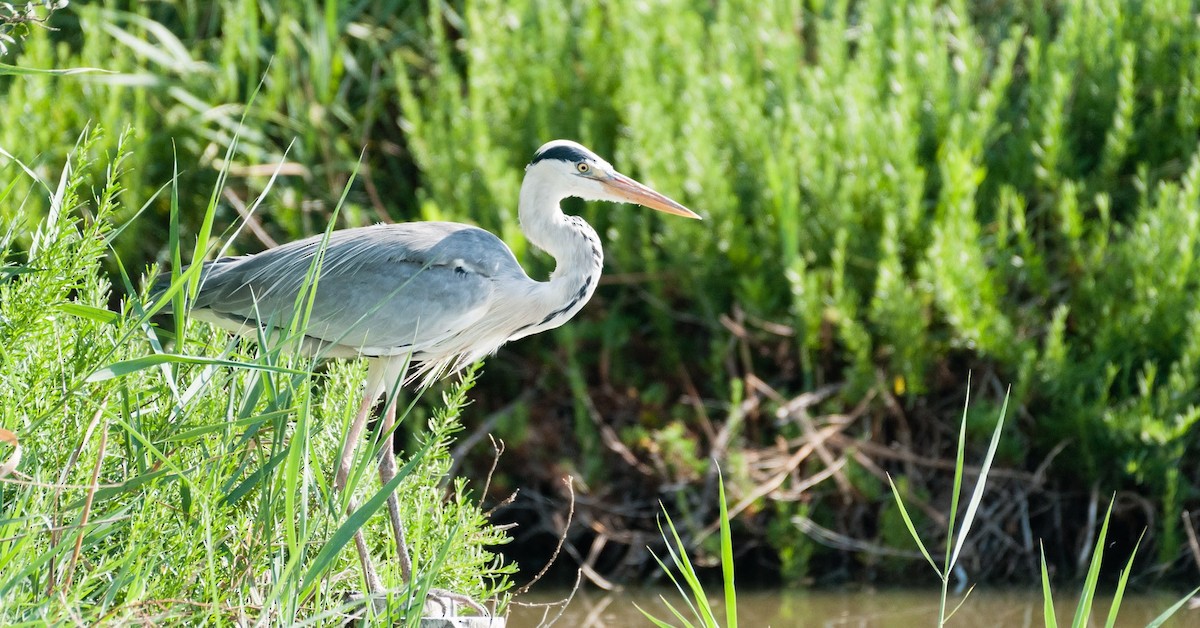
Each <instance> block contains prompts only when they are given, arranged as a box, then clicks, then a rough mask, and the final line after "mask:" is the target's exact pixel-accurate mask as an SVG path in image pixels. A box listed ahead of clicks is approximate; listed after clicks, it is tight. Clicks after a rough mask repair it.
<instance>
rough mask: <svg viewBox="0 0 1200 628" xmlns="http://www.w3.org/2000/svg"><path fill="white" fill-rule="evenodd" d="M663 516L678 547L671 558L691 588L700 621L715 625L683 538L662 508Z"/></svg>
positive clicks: (710, 606)
mask: <svg viewBox="0 0 1200 628" xmlns="http://www.w3.org/2000/svg"><path fill="white" fill-rule="evenodd" d="M663 516H664V517H666V519H667V526H668V528H669V529H670V531H671V536H672V537H673V538H674V539H675V546H676V547H678V548H679V553H678V554H675V553H674V552H672V553H671V558H673V559H675V564H676V565H679V572H680V575H682V576H683V580H684V581H685V582H687V584H688V588H689V589H691V592H692V598H693V599H694V600H695V602H696V606H698V607H699V608H700V613H701V618H700V620H701V623H703V624H704V625H705V626H716V625H717V618H716V616H715V615H714V614H713V611H712V605H710V604H709V603H708V596H707V595H705V593H704V587H703V586H702V585H701V584H700V577H699V576H697V575H696V569H695V567H693V566H692V561H691V560H690V559H689V558H688V556H687V546H686V545H684V543H683V539H681V538H679V532H678V530H676V528H675V523H674V522H673V521H671V515H669V514H667V511H666V510H665V509H664V510H663ZM667 549H668V550H670V549H671V544H670V543H667Z"/></svg>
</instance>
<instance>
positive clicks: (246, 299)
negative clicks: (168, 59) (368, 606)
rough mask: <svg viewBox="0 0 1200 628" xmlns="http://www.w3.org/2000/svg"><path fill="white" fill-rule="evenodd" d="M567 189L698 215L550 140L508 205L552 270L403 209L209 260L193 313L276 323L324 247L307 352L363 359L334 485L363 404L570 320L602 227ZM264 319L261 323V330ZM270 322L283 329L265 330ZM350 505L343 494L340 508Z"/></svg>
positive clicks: (396, 516)
mask: <svg viewBox="0 0 1200 628" xmlns="http://www.w3.org/2000/svg"><path fill="white" fill-rule="evenodd" d="M567 197H579V198H582V199H585V200H595V201H612V202H627V203H635V204H638V205H642V206H645V207H649V208H651V209H656V210H659V211H663V212H666V213H668V214H674V215H676V216H684V217H687V218H699V217H700V216H698V215H696V214H695V213H693V212H692V211H691V210H689V209H687V208H686V207H684V206H683V205H680V204H679V203H677V202H675V201H673V200H671V199H669V198H667V197H666V196H663V195H662V194H659V193H658V192H655V191H654V190H652V189H650V188H649V187H647V186H645V185H643V184H641V183H639V182H637V181H635V180H633V179H631V178H629V177H627V176H625V175H623V174H621V173H619V172H617V171H616V170H615V169H614V168H613V167H612V165H611V164H609V163H608V162H607V161H605V160H603V159H601V158H600V157H598V156H597V155H596V154H595V153H593V152H592V151H590V150H588V149H586V148H584V147H583V146H581V145H579V144H577V143H575V142H571V141H567V140H556V141H552V142H549V143H547V144H544V145H543V146H542V147H541V148H539V149H538V150H537V152H535V153H534V155H533V159H532V160H531V161H530V162H529V165H528V166H526V168H525V178H524V181H523V182H522V184H521V192H520V205H519V209H518V215H519V218H520V225H521V230H522V231H523V232H524V234H525V237H526V238H527V239H528V241H529V242H530V243H531V244H533V245H534V246H535V247H537V248H539V249H541V250H543V251H545V252H547V253H549V254H550V255H551V256H553V257H554V259H555V262H556V266H555V269H554V272H553V273H552V274H551V275H550V278H549V280H548V281H537V280H534V279H531V278H530V277H529V275H527V274H526V273H525V270H524V269H523V268H522V267H521V265H520V264H519V263H518V262H517V259H516V257H515V256H514V255H513V253H512V251H511V250H510V249H509V248H508V246H506V245H505V244H504V242H503V241H501V240H500V238H498V237H496V236H495V235H493V234H491V233H489V232H488V231H485V230H483V229H480V228H478V227H473V226H470V225H465V224H459V223H453V222H408V223H401V224H382V225H375V226H370V227H360V228H354V229H343V230H338V231H333V232H332V233H330V234H329V237H328V240H327V241H324V238H323V236H314V237H311V238H308V239H305V240H299V241H296V242H291V243H289V244H285V245H283V246H280V247H278V248H274V249H270V250H267V251H264V252H262V253H258V254H255V255H247V256H243V257H231V258H222V259H218V260H215V261H211V262H206V263H205V265H204V268H203V269H202V271H201V280H200V289H199V291H198V293H197V294H196V297H195V300H194V302H193V303H192V306H191V313H192V316H193V317H194V318H196V319H199V320H202V321H206V322H210V323H213V324H215V325H217V326H220V327H222V328H225V329H227V330H230V331H233V332H235V333H243V334H245V333H256V332H257V331H258V328H259V326H272V325H275V326H279V325H286V324H287V323H288V322H289V321H291V320H293V316H294V315H295V313H296V312H295V309H296V307H297V304H298V303H301V305H302V306H303V300H301V299H298V298H297V297H298V295H300V293H301V291H302V290H304V289H305V284H306V278H307V276H308V274H309V268H310V266H311V265H312V263H313V260H314V257H315V256H317V255H318V254H319V253H320V251H321V250H322V243H323V241H324V249H323V251H324V253H323V255H324V256H323V258H322V261H321V264H320V269H319V274H318V279H317V282H316V290H315V295H314V296H313V298H312V303H311V311H310V312H309V315H308V321H307V326H306V327H305V331H304V333H305V338H304V339H303V342H302V343H301V344H302V348H301V350H302V351H303V352H306V353H308V354H310V355H314V356H320V357H334V358H339V357H340V358H359V357H362V358H367V359H368V360H369V361H370V365H369V368H368V374H367V382H366V387H365V390H364V392H363V398H362V402H361V404H360V405H359V407H358V413H357V414H356V415H355V417H354V420H353V422H352V423H351V425H350V429H349V432H348V434H347V435H346V441H345V443H344V445H343V447H342V451H341V454H340V456H339V458H338V467H337V472H336V475H335V477H334V490H335V491H337V492H339V493H340V492H341V491H343V490H344V488H345V485H346V480H347V477H348V475H349V472H350V467H351V462H352V460H353V456H354V451H355V448H356V446H357V445H358V442H359V441H360V440H361V438H362V434H363V430H364V428H365V426H366V425H367V419H368V417H369V415H370V412H371V409H372V408H373V407H374V405H375V402H376V401H377V400H378V398H379V396H380V395H385V406H384V410H383V413H382V423H381V425H380V433H381V434H390V433H391V430H392V427H393V426H394V424H395V419H396V403H395V402H396V395H395V393H396V390H397V388H398V387H399V386H400V385H401V384H402V383H405V382H409V381H414V380H415V379H418V378H419V379H420V380H421V385H422V386H425V385H428V384H429V383H431V382H433V381H435V380H436V379H437V378H439V377H441V376H442V375H445V374H447V373H451V372H454V371H457V370H459V369H461V368H463V367H465V366H468V365H470V364H472V363H474V362H475V361H476V360H478V359H480V358H483V357H485V356H487V355H490V354H492V353H494V352H495V351H496V350H497V349H498V348H499V347H500V346H501V345H503V344H504V343H506V342H509V341H511V340H516V339H518V338H523V337H525V336H529V335H532V334H536V333H538V332H542V331H546V330H548V329H553V328H555V327H558V326H560V325H562V324H563V323H565V322H567V320H569V319H570V318H571V317H572V316H574V315H575V314H576V313H577V312H578V311H579V310H580V309H581V308H582V307H583V306H584V304H585V303H587V301H588V299H589V298H591V296H592V293H593V292H595V290H596V285H597V282H598V280H599V278H600V272H601V268H602V266H603V262H604V253H603V249H602V248H601V246H600V238H599V236H597V234H596V231H595V230H594V229H592V227H591V226H590V225H588V223H587V222H585V221H584V220H583V219H582V218H580V217H578V216H573V215H567V214H564V213H563V211H562V209H561V207H560V206H559V203H560V201H562V200H563V199H565V198H567ZM268 331H271V330H268ZM275 331H280V330H275ZM380 458H381V460H380V462H379V476H380V480H381V481H382V482H383V483H384V484H386V483H387V482H388V481H389V480H391V479H392V478H393V477H395V474H396V459H395V455H394V453H393V452H392V449H391V447H385V448H384V450H383V452H382V455H381V456H380ZM387 503H388V514H389V517H390V519H391V524H392V531H393V533H394V535H395V542H396V552H397V555H398V557H399V560H400V566H401V574H402V575H403V578H404V581H405V582H406V583H407V582H408V581H409V580H410V579H411V577H412V574H411V571H412V564H411V560H410V558H409V555H408V550H407V545H406V543H405V540H404V526H403V524H402V522H401V520H400V511H399V501H398V499H397V497H396V495H395V494H394V493H393V494H391V495H389V496H388V499H387ZM355 508H356V505H355V504H354V502H353V500H350V505H349V509H350V510H351V511H353V510H354V509H355ZM354 542H355V547H356V549H357V551H358V555H359V559H360V561H361V563H362V566H363V570H364V574H365V576H366V580H367V586H368V588H369V589H370V590H371V592H372V593H374V592H377V591H379V590H381V589H382V587H381V585H380V582H379V579H378V576H377V575H376V574H375V571H374V568H373V567H372V565H371V561H370V555H369V552H368V549H367V546H366V542H365V541H364V539H363V536H362V532H361V531H359V532H358V533H357V534H356V535H355V537H354Z"/></svg>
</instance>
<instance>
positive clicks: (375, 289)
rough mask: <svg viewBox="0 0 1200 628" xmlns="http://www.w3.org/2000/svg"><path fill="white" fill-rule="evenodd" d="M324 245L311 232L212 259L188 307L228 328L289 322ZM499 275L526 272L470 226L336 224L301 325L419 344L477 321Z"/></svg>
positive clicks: (350, 342)
mask: <svg viewBox="0 0 1200 628" xmlns="http://www.w3.org/2000/svg"><path fill="white" fill-rule="evenodd" d="M320 245H321V236H315V237H312V238H308V239H306V240H300V241H297V242H292V243H289V244H287V245H284V246H281V247H278V248H275V249H271V250H269V251H264V252H262V253H259V254H257V255H250V256H246V257H240V258H225V259H221V260H217V261H215V262H210V264H209V265H208V266H207V267H206V269H205V272H204V274H203V276H202V279H201V282H202V283H201V289H200V293H199V295H198V296H197V298H196V302H195V304H194V306H193V312H197V313H203V314H209V315H210V316H202V317H201V318H208V319H210V320H213V319H214V318H215V319H216V320H214V322H218V323H222V324H223V325H224V326H226V327H232V326H234V325H239V326H245V325H246V324H247V323H250V324H253V322H254V321H261V322H263V323H267V324H270V325H272V326H274V327H286V326H287V325H288V324H289V323H290V322H291V321H292V318H293V315H294V313H295V311H296V302H297V296H298V295H299V293H300V291H301V290H302V289H303V287H304V285H305V279H306V277H307V276H308V274H309V269H310V267H311V265H312V262H313V259H314V257H315V256H316V254H317V252H318V251H319V250H320ZM503 279H518V280H520V279H525V280H526V281H527V280H528V278H527V276H526V275H525V273H524V271H523V270H522V269H521V266H520V265H519V264H518V263H517V260H516V258H514V257H513V254H512V252H511V251H510V250H509V249H508V247H507V246H505V244H504V243H503V242H502V241H501V240H500V239H499V238H497V237H496V236H494V235H492V234H491V233H489V232H487V231H484V230H482V229H479V228H476V227H471V226H468V225H461V224H457V223H447V222H414V223H402V224H394V225H377V226H373V227H362V228H358V229H344V230H339V231H335V232H333V233H331V234H330V237H329V242H328V245H327V247H326V249H325V257H324V260H323V262H322V264H321V272H320V279H319V281H318V282H317V291H316V296H315V298H314V301H313V307H312V311H311V314H310V316H309V321H308V326H307V328H306V331H305V333H306V335H308V336H310V337H313V338H316V339H319V340H321V341H324V342H327V343H332V344H335V345H341V346H343V347H349V348H352V349H354V350H355V351H357V352H359V353H363V354H366V355H386V354H390V353H400V352H404V351H408V350H415V351H420V350H421V349H422V348H423V347H427V346H430V345H432V344H435V343H437V342H439V341H441V340H443V339H445V338H447V337H449V336H452V335H454V334H457V333H459V332H461V331H463V330H464V329H466V328H468V327H469V326H470V325H471V324H473V323H475V322H476V321H478V320H479V319H480V318H481V317H482V316H483V315H484V314H486V313H487V311H488V309H489V307H490V306H491V304H492V301H493V297H494V292H495V290H496V285H497V281H499V280H503ZM301 307H303V304H301Z"/></svg>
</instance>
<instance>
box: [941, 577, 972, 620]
mask: <svg viewBox="0 0 1200 628" xmlns="http://www.w3.org/2000/svg"><path fill="white" fill-rule="evenodd" d="M974 590H975V585H971V586H970V588H968V589H967V592H966V593H964V594H963V596H962V599H961V600H959V601H958V604H955V605H954V610H952V611H950V612H949V613H948V614H947V615H946V619H945V621H950V618H951V617H954V614H955V613H957V612H958V609H960V608H962V606H963V604H966V603H967V598H969V597H971V592H972V591H974Z"/></svg>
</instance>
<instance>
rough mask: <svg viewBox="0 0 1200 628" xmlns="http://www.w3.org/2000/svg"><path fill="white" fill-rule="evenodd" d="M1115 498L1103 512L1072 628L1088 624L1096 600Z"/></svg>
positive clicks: (1081, 627) (1079, 627) (1114, 497)
mask: <svg viewBox="0 0 1200 628" xmlns="http://www.w3.org/2000/svg"><path fill="white" fill-rule="evenodd" d="M1115 499H1116V496H1115V495H1114V496H1113V499H1110V500H1109V501H1108V510H1106V511H1105V512H1104V525H1102V526H1100V536H1099V537H1097V538H1096V549H1095V550H1093V551H1092V562H1091V564H1089V565H1088V572H1087V577H1086V578H1085V579H1084V581H1083V591H1082V592H1081V593H1080V594H1079V606H1077V607H1076V608H1075V620H1074V621H1073V622H1071V626H1072V627H1073V628H1083V627H1084V626H1087V624H1088V618H1089V617H1091V614H1092V602H1093V601H1094V600H1095V599H1096V585H1097V584H1098V582H1099V580H1100V563H1101V562H1102V561H1103V559H1104V543H1105V541H1106V539H1107V538H1108V520H1109V517H1111V516H1112V505H1113V501H1114V500H1115Z"/></svg>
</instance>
